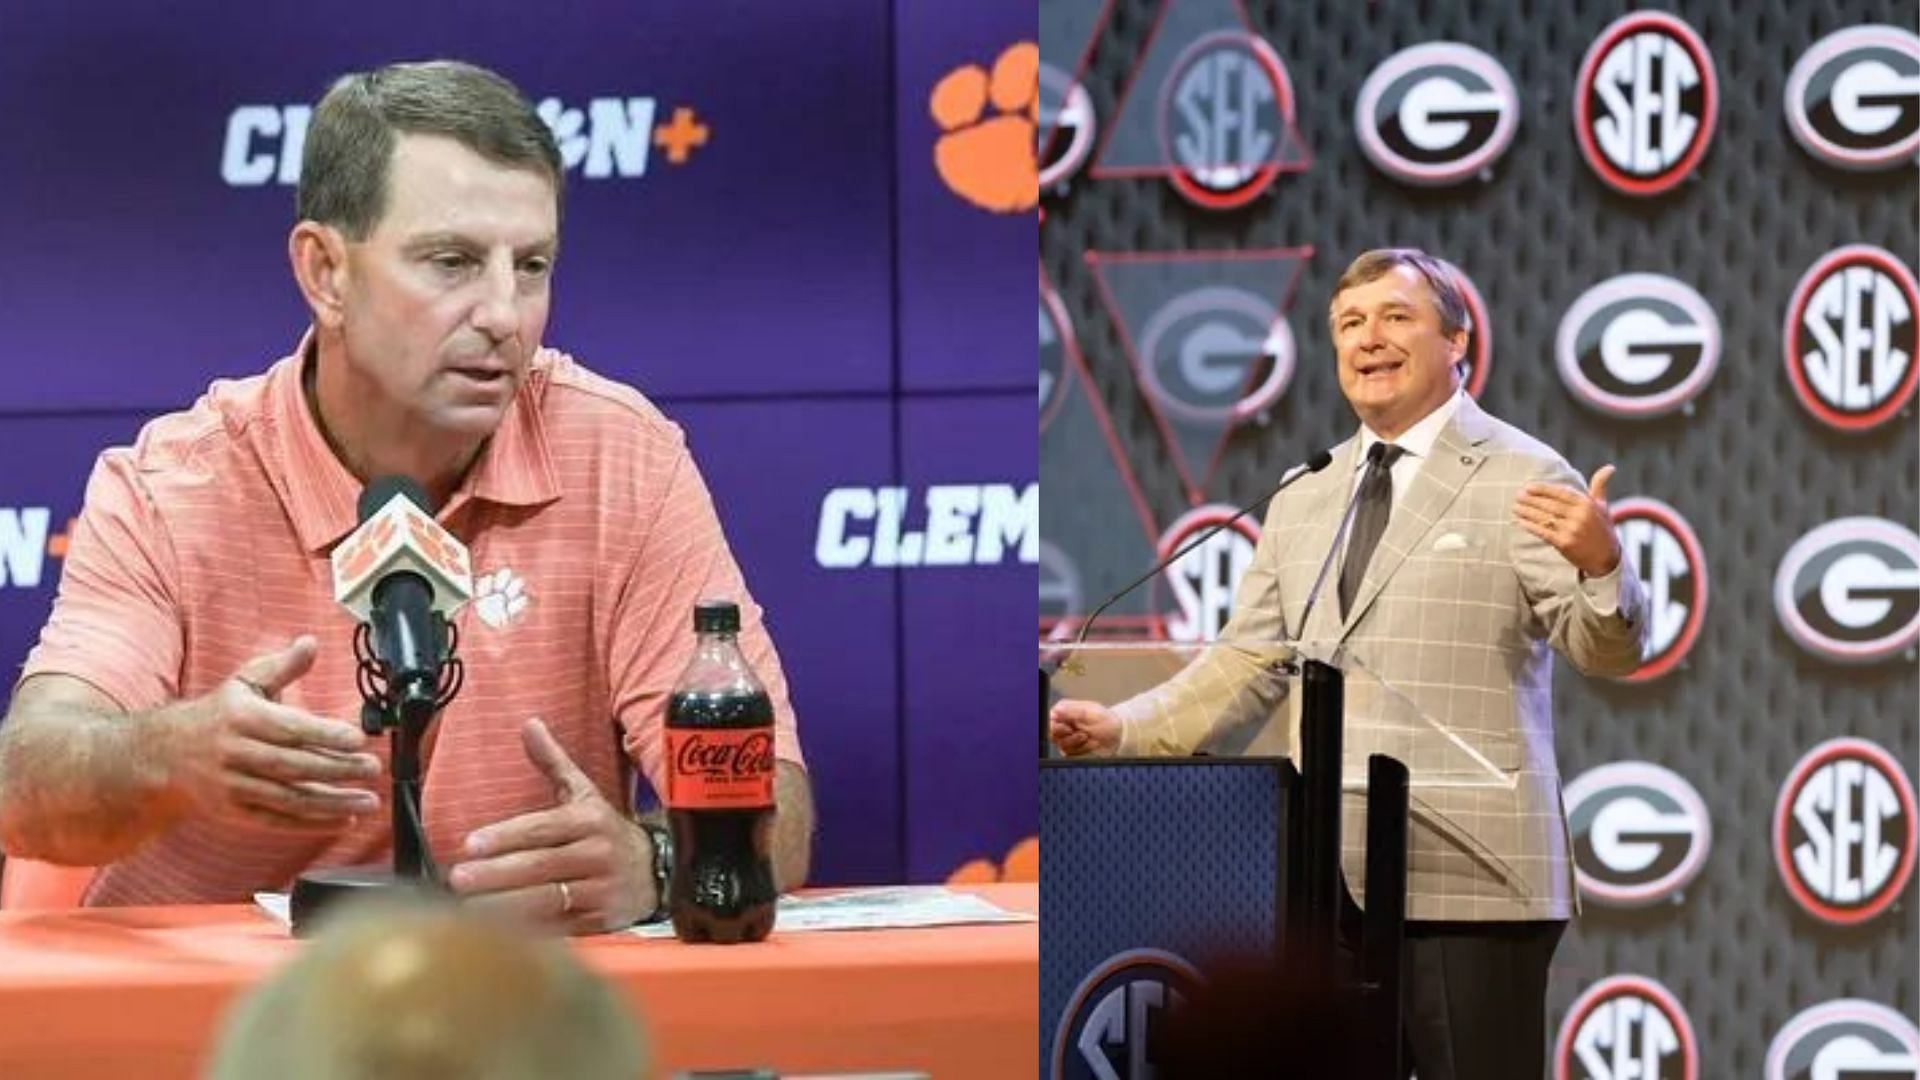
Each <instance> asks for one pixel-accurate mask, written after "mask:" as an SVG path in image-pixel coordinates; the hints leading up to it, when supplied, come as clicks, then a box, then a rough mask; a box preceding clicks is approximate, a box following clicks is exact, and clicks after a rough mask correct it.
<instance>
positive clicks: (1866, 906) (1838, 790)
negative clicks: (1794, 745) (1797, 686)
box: [1773, 738, 1915, 926]
mask: <svg viewBox="0 0 1920 1080" xmlns="http://www.w3.org/2000/svg"><path fill="white" fill-rule="evenodd" d="M1914 823H1915V816H1914V802H1913V784H1912V783H1911V782H1910V781H1908V779H1907V776H1906V772H1905V771H1904V770H1903V769H1901V767H1900V763H1899V762H1898V761H1895V760H1894V757H1893V755H1892V754H1889V753H1887V751H1886V750H1885V749H1883V748H1881V747H1880V745H1879V744H1877V743H1873V742H1870V741H1868V740H1866V739H1857V738H1839V739H1829V740H1827V741H1826V742H1823V743H1821V744H1820V745H1819V746H1816V747H1814V748H1813V749H1812V750H1809V751H1807V755H1806V756H1805V757H1803V758H1801V759H1800V763H1799V764H1798V765H1795V766H1794V767H1793V771H1792V772H1791V773H1789V774H1788V775H1787V782H1786V783H1784V784H1782V785H1781V786H1780V799H1779V801H1778V802H1777V803H1775V804H1774V808H1773V859H1774V864H1775V866H1777V867H1778V868H1779V871H1780V879H1781V881H1783V882H1784V883H1785V884H1786V886H1787V892H1788V893H1789V894H1790V895H1792V897H1793V899H1794V902H1795V903H1797V904H1799V905H1800V907H1801V908H1803V909H1804V910H1805V911H1806V912H1807V914H1809V915H1812V916H1813V917H1814V918H1816V919H1819V920H1820V921H1822V922H1825V923H1830V924H1832V925H1834V926H1854V925H1857V924H1859V923H1863V922H1866V921H1867V920H1869V919H1872V918H1873V917H1874V916H1876V915H1879V914H1880V913H1881V912H1883V911H1885V910H1887V908H1889V907H1891V906H1892V905H1893V902H1894V900H1895V899H1897V898H1898V897H1899V896H1900V892H1901V890H1903V889H1904V888H1905V887H1906V884H1907V879H1908V878H1910V877H1912V876H1913V857H1914Z"/></svg>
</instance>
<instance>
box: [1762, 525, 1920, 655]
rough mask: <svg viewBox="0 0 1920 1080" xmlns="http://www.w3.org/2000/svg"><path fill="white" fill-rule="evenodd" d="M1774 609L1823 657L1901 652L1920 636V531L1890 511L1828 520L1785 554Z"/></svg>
mask: <svg viewBox="0 0 1920 1080" xmlns="http://www.w3.org/2000/svg"><path fill="white" fill-rule="evenodd" d="M1773 610H1774V613H1775V614H1776V615H1778V616H1779V617H1780V625H1781V626H1782V627H1783V628H1785V630H1786V631H1787V636H1788V637H1791V638H1792V639H1793V640H1794V641H1795V642H1796V643H1798V644H1799V646H1800V647H1801V648H1803V649H1805V650H1807V651H1808V652H1810V653H1813V654H1814V655H1816V656H1820V657H1824V658H1825V659H1828V660H1833V661H1837V662H1839V663H1843V664H1870V663H1875V662H1877V661H1881V660H1885V659H1887V658H1889V657H1893V656H1898V655H1899V654H1901V653H1903V652H1905V651H1907V650H1908V649H1910V648H1912V647H1913V644H1914V642H1915V641H1916V640H1920V536H1916V535H1914V533H1913V530H1911V529H1908V528H1906V527H1905V526H1903V525H1897V524H1895V523H1893V522H1891V521H1887V520H1885V519H1884V518H1875V517H1850V518H1840V519H1838V520H1836V521H1829V522H1827V523H1826V524H1825V525H1822V526H1820V527H1819V528H1817V529H1815V530H1813V531H1812V532H1810V533H1808V534H1807V535H1805V536H1803V537H1801V538H1800V539H1799V540H1797V541H1795V542H1794V545H1793V546H1792V547H1790V548H1788V549H1787V555H1786V558H1784V559H1781V560H1780V569H1779V570H1778V571H1776V572H1775V574H1774V576H1773Z"/></svg>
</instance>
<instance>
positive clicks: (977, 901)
mask: <svg viewBox="0 0 1920 1080" xmlns="http://www.w3.org/2000/svg"><path fill="white" fill-rule="evenodd" d="M253 902H254V903H256V904H258V905H260V909H261V910H262V911H265V912H266V913H267V914H268V915H271V916H273V917H274V918H275V919H278V920H279V921H280V922H282V923H285V924H288V925H291V924H292V922H293V916H292V913H291V911H290V908H289V904H288V899H287V894H286V893H268V892H261V893H254V894H253ZM1033 921H1034V916H1032V915H1029V914H1027V913H1026V912H1024V911H1008V910H1006V909H1005V908H1002V907H999V906H998V905H995V904H993V903H992V902H990V901H987V900H984V899H982V898H980V897H978V896H975V895H973V894H972V893H961V892H954V891H953V890H952V889H949V888H946V887H945V886H943V885H888V886H882V887H879V888H865V889H836V890H834V891H833V892H830V893H824V894H818V895H811V896H782V897H781V898H780V899H779V901H778V903H776V904H775V906H774V921H773V928H774V929H775V930H778V931H780V932H781V933H795V932H799V931H807V930H886V929H895V928H909V927H917V926H961V925H966V924H972V923H1021V922H1033ZM624 932H625V933H628V934H632V935H634V936H636V937H647V938H667V937H672V936H673V924H672V923H668V922H657V923H649V924H647V925H644V926H635V927H630V928H628V929H627V930H626V931H624Z"/></svg>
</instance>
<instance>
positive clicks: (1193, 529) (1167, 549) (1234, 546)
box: [1154, 505, 1260, 642]
mask: <svg viewBox="0 0 1920 1080" xmlns="http://www.w3.org/2000/svg"><path fill="white" fill-rule="evenodd" d="M1236 512H1237V511H1236V508H1234V507H1231V506H1220V505H1210V506H1201V507H1196V508H1194V509H1192V510H1189V511H1187V512H1186V513H1185V514H1183V515H1181V517H1180V519H1179V520H1178V521H1175V522H1174V523H1173V524H1172V525H1170V526H1168V527H1167V531H1166V533H1165V534H1164V535H1162V536H1161V538H1160V550H1159V551H1158V552H1156V553H1155V554H1154V558H1156V559H1164V558H1166V557H1167V556H1169V555H1171V554H1173V553H1174V552H1176V551H1179V550H1180V549H1181V548H1182V547H1184V546H1186V545H1187V544H1188V543H1190V542H1192V540H1193V538H1194V537H1196V536H1198V535H1199V534H1201V533H1203V532H1205V531H1207V530H1208V529H1211V528H1213V527H1214V526H1215V525H1218V524H1220V523H1221V522H1222V521H1225V520H1227V519H1228V518H1229V517H1232V516H1233V515H1234V514H1235V513H1236ZM1259 542H1260V527H1259V525H1258V524H1256V523H1255V522H1253V521H1251V520H1249V519H1248V518H1245V517H1243V518H1241V519H1240V520H1238V521H1236V522H1234V524H1233V527H1232V528H1228V529H1222V530H1220V531H1219V532H1217V533H1215V534H1214V535H1213V538H1212V539H1210V540H1208V541H1207V542H1206V543H1203V544H1201V545H1200V546H1199V547H1197V548H1194V549H1193V550H1192V551H1189V552H1187V553H1186V554H1185V555H1183V556H1181V557H1180V561H1178V562H1176V563H1174V564H1173V565H1172V566H1169V567H1167V569H1166V570H1165V571H1164V572H1163V574H1162V576H1164V577H1165V578H1166V580H1167V585H1168V587H1169V588H1170V589H1172V591H1173V602H1174V605H1175V609H1174V610H1173V611H1172V612H1170V613H1169V614H1168V615H1167V616H1166V628H1167V637H1169V638H1171V639H1172V640H1174V641H1188V642H1200V641H1213V640H1215V639H1217V638H1218V637H1219V636H1220V631H1221V630H1223V629H1225V628H1226V625H1227V619H1228V618H1229V617H1230V616H1231V615H1232V614H1233V593H1234V590H1235V589H1237V588H1239V586H1240V575H1242V574H1244V573H1246V571H1247V567H1248V565H1250V564H1251V563H1252V562H1253V549H1254V545H1256V544H1258V543H1259Z"/></svg>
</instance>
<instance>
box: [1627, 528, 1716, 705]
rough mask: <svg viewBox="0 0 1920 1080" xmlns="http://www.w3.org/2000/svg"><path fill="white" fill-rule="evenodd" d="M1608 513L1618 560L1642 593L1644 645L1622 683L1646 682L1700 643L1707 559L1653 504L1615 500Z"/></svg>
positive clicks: (1697, 544)
mask: <svg viewBox="0 0 1920 1080" xmlns="http://www.w3.org/2000/svg"><path fill="white" fill-rule="evenodd" d="M1608 509H1609V512H1610V513H1611V514H1612V516H1613V530H1614V533H1615V535H1617V536H1618V537H1619V538H1620V557H1621V558H1622V559H1631V560H1632V561H1633V567H1634V569H1635V570H1637V571H1638V572H1639V575H1640V580H1641V582H1643V583H1644V584H1645V585H1646V588H1647V608H1648V612H1647V620H1648V622H1649V624H1650V625H1649V626H1648V628H1647V644H1646V648H1645V652H1644V655H1642V656H1641V658H1640V667H1639V668H1638V669H1636V670H1635V671H1634V673H1633V674H1631V675H1628V676H1625V678H1624V681H1626V682H1646V681H1647V680H1649V679H1657V678H1659V677H1660V676H1662V675H1665V674H1666V673H1667V672H1669V671H1672V670H1673V669H1674V668H1675V667H1677V666H1678V665H1679V663H1680V661H1682V660H1684V659H1686V656H1687V654H1688V653H1690V652H1692V651H1693V643H1694V642H1695V641H1697V640H1699V637H1700V625H1701V623H1702V622H1704V621H1705V619H1706V614H1707V558H1706V555H1705V554H1703V553H1702V552H1701V550H1700V538H1699V537H1698V536H1696V535H1694V532H1693V526H1691V525H1689V524H1687V519H1686V518H1683V517H1681V516H1680V512H1679V511H1678V510H1675V509H1674V508H1673V507H1671V506H1668V505H1667V504H1666V503H1663V502H1661V501H1660V500H1658V499H1649V498H1645V497H1642V496H1635V497H1632V498H1626V499H1615V500H1614V501H1613V504H1612V505H1611V506H1610V507H1609V508H1608Z"/></svg>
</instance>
